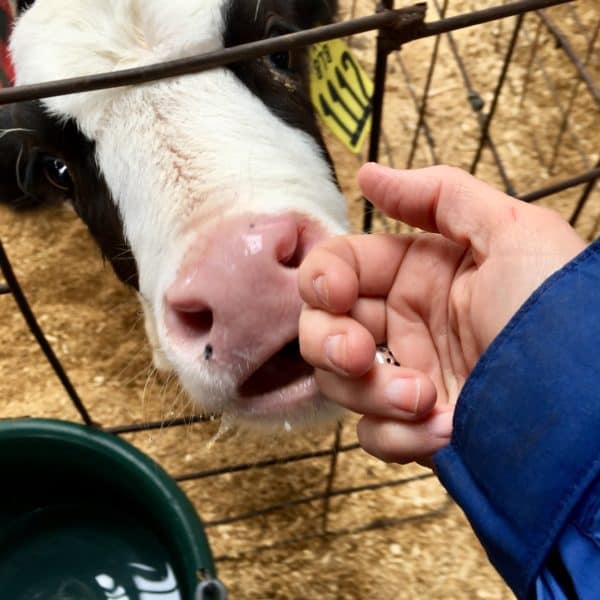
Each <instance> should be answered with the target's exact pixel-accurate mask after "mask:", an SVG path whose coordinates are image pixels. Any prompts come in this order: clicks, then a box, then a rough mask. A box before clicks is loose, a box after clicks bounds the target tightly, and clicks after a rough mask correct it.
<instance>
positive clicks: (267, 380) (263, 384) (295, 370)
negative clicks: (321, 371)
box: [238, 338, 314, 400]
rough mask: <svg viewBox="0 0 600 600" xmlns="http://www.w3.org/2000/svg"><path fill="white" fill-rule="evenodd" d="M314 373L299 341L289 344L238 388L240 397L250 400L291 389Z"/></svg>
mask: <svg viewBox="0 0 600 600" xmlns="http://www.w3.org/2000/svg"><path fill="white" fill-rule="evenodd" d="M313 373H314V368H313V367H312V366H310V365H309V364H308V363H307V362H306V361H305V360H304V359H303V358H302V356H301V354H300V344H299V341H298V339H297V338H296V339H295V340H292V341H291V342H288V343H287V344H286V345H285V346H284V347H283V348H281V350H279V351H278V352H276V353H275V354H274V355H273V356H271V358H269V359H268V360H267V361H266V362H265V363H264V364H263V365H261V366H260V367H259V368H258V369H256V371H254V372H253V373H252V374H251V375H250V376H249V377H248V378H247V379H246V380H245V381H244V382H243V383H242V384H241V385H240V386H239V388H238V396H239V397H240V398H241V399H242V400H249V399H251V398H256V397H260V396H267V395H269V394H272V393H273V392H277V391H278V390H283V389H285V388H289V387H290V386H291V384H293V383H295V382H299V381H301V380H303V379H305V378H307V377H310V376H311V375H313Z"/></svg>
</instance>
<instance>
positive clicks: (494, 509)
mask: <svg viewBox="0 0 600 600" xmlns="http://www.w3.org/2000/svg"><path fill="white" fill-rule="evenodd" d="M434 460H435V464H436V469H437V472H438V476H439V478H440V480H441V481H442V483H443V484H444V486H445V487H446V488H447V490H448V491H449V493H450V494H451V495H452V496H453V497H454V499H455V500H456V501H457V502H458V503H459V504H460V506H461V507H462V509H463V510H464V511H465V513H466V515H467V517H468V519H469V521H470V522H471V525H472V526H473V529H474V531H475V533H476V534H477V536H478V537H479V539H480V540H481V542H482V544H483V546H484V548H485V549H486V551H487V553H488V556H489V558H490V560H491V562H492V563H493V564H494V566H495V567H496V569H497V570H498V571H499V573H500V574H501V575H502V576H503V577H504V579H505V580H506V582H507V583H508V584H509V585H510V587H511V588H512V590H513V591H514V592H515V594H516V595H517V596H518V597H519V598H556V599H557V598H581V599H587V598H590V599H592V598H594V599H600V242H597V243H595V244H593V245H591V246H589V247H588V248H587V249H586V250H585V251H584V252H582V253H581V254H580V255H579V256H578V257H576V258H575V259H574V260H573V261H571V262H570V263H568V264H567V265H566V266H565V267H564V268H563V269H561V270H560V271H558V272H557V273H555V274H554V275H552V276H551V277H550V278H549V279H548V280H546V282H544V284H543V285H542V286H541V287H540V288H539V289H538V290H536V292H535V293H534V294H533V295H532V296H531V297H530V298H529V299H528V300H527V301H526V302H525V304H524V305H523V306H522V307H521V309H520V310H519V312H518V313H517V314H516V315H515V316H514V317H513V318H512V319H511V321H510V322H509V323H508V325H507V326H506V327H505V328H504V329H503V330H502V332H501V333H500V335H499V336H498V337H497V338H496V339H495V340H494V341H493V342H492V344H491V345H490V347H489V348H488V350H487V351H486V352H485V353H484V355H483V356H482V357H481V359H480V360H479V362H478V363H477V365H476V366H475V368H474V370H473V372H472V373H471V375H470V377H469V378H468V380H467V382H466V383H465V386H464V388H463V390H462V392H461V395H460V397H459V400H458V404H457V407H456V413H455V417H454V431H453V435H452V440H451V443H450V444H449V445H448V446H447V447H446V448H444V449H443V450H440V451H439V452H438V453H436V455H435V457H434Z"/></svg>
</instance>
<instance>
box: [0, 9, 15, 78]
mask: <svg viewBox="0 0 600 600" xmlns="http://www.w3.org/2000/svg"><path fill="white" fill-rule="evenodd" d="M13 20H14V19H13V11H12V7H11V5H10V2H9V0H0V87H9V86H12V85H14V83H15V72H14V69H13V64H12V61H11V59H10V54H9V52H8V37H9V35H10V32H11V31H12V26H13Z"/></svg>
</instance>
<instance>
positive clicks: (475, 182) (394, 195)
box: [358, 163, 519, 255]
mask: <svg viewBox="0 0 600 600" xmlns="http://www.w3.org/2000/svg"><path fill="white" fill-rule="evenodd" d="M358 181H359V184H360V187H361V189H362V191H363V193H364V194H365V196H366V197H367V198H368V199H369V200H370V201H371V202H372V203H373V204H374V205H375V206H377V207H378V208H380V209H381V210H382V211H383V212H384V213H385V214H386V215H388V216H389V217H392V218H394V219H397V220H399V221H402V222H404V223H407V224H408V225H412V226H413V227H419V228H421V229H424V230H426V231H431V232H434V233H440V234H442V235H443V236H444V237H446V238H448V239H450V240H452V241H453V242H456V243H457V244H460V245H461V246H464V247H471V248H472V249H473V250H474V251H475V252H476V253H478V254H480V255H487V254H488V252H487V249H488V245H489V240H490V237H491V236H492V234H493V232H494V231H497V230H498V226H500V225H502V224H503V223H504V222H510V221H513V220H514V218H515V212H514V210H513V209H515V207H516V206H517V205H518V204H519V201H518V200H516V199H514V198H511V197H510V196H507V195H506V194H503V193H502V192H499V191H498V190H495V189H494V188H492V187H490V186H489V185H487V184H486V183H483V182H482V181H480V180H479V179H476V178H475V177H473V176H471V175H469V174H468V173H466V172H465V171H462V170H460V169H455V168H452V167H447V166H435V167H427V168H425V169H415V170H411V171H400V170H396V169H390V168H389V167H383V166H381V165H378V164H375V163H368V164H366V165H364V166H363V167H362V168H361V169H360V171H359V174H358Z"/></svg>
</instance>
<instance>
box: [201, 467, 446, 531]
mask: <svg viewBox="0 0 600 600" xmlns="http://www.w3.org/2000/svg"><path fill="white" fill-rule="evenodd" d="M432 477H435V475H434V474H433V473H423V474H422V475H414V476H412V477H404V478H402V479H394V480H391V481H382V482H379V483H368V484H365V485H357V486H354V487H347V488H340V489H337V490H331V492H330V496H331V497H333V496H349V495H351V494H358V493H359V492H367V491H374V490H379V489H382V488H386V487H398V486H401V485H406V484H408V483H412V482H414V481H421V480H422V479H430V478H432ZM324 497H325V493H324V492H319V493H316V494H311V495H310V496H301V497H299V498H293V499H292V500H286V501H285V502H278V503H277V504H272V505H271V506H266V507H265V508H260V509H258V510H252V511H248V512H247V513H242V514H239V515H234V516H233V517H223V518H222V519H213V520H210V521H205V522H204V526H205V527H207V528H208V527H219V526H221V525H230V524H231V523H237V522H239V521H247V520H248V519H254V518H256V517H262V516H264V515H268V514H270V513H273V512H277V511H279V510H284V509H286V508H291V507H292V506H298V505H300V504H309V503H310V502H315V501H316V500H322V499H323V498H324Z"/></svg>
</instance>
